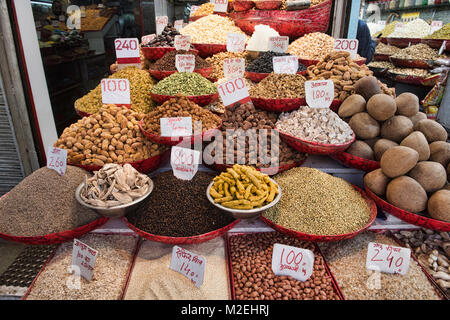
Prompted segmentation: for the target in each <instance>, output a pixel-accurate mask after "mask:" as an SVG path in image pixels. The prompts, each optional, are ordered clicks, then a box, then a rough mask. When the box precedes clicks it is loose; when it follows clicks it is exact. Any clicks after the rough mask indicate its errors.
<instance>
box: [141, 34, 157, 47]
mask: <svg viewBox="0 0 450 320" xmlns="http://www.w3.org/2000/svg"><path fill="white" fill-rule="evenodd" d="M155 38H156V34H154V33H152V34H149V35H146V36H143V37H142V38H141V44H146V43H149V42H150V41H152V40H153V39H155Z"/></svg>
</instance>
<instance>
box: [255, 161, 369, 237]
mask: <svg viewBox="0 0 450 320" xmlns="http://www.w3.org/2000/svg"><path fill="white" fill-rule="evenodd" d="M274 179H275V180H276V181H277V183H278V184H279V186H280V187H281V189H282V190H283V197H282V198H281V200H280V201H279V202H278V203H277V204H276V205H275V206H273V207H272V208H269V209H268V210H266V211H265V212H264V214H263V215H264V217H266V218H267V219H269V220H271V221H273V222H274V223H276V224H278V225H281V226H282V227H285V228H288V229H291V230H294V231H299V232H302V233H307V234H313V235H338V234H345V233H350V232H354V231H357V230H360V229H361V228H363V227H364V226H366V225H367V223H369V218H370V208H369V206H368V205H367V203H366V201H365V199H364V198H363V197H362V196H361V194H360V193H359V192H358V191H356V190H355V189H354V188H353V186H352V185H351V184H350V183H348V182H347V181H345V180H344V179H341V178H337V177H333V176H332V175H329V174H327V173H324V172H322V171H320V170H317V169H313V168H306V167H298V168H293V169H290V170H288V171H285V172H283V173H281V174H279V175H277V176H275V178H274Z"/></svg>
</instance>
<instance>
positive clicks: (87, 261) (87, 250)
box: [72, 239, 98, 281]
mask: <svg viewBox="0 0 450 320" xmlns="http://www.w3.org/2000/svg"><path fill="white" fill-rule="evenodd" d="M97 256H98V251H97V250H95V249H92V248H91V247H89V246H87V245H86V244H84V243H83V242H81V241H80V240H78V239H74V240H73V250H72V266H76V267H78V268H79V269H80V275H81V276H82V277H83V278H85V279H86V280H87V281H91V279H92V275H93V274H94V267H95V261H96V260H97Z"/></svg>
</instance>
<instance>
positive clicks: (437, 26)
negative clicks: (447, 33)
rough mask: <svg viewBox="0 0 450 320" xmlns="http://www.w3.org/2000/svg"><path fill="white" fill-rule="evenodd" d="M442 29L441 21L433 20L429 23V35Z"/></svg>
mask: <svg viewBox="0 0 450 320" xmlns="http://www.w3.org/2000/svg"><path fill="white" fill-rule="evenodd" d="M441 28H442V21H438V20H433V21H431V33H433V32H435V31H437V30H439V29H441Z"/></svg>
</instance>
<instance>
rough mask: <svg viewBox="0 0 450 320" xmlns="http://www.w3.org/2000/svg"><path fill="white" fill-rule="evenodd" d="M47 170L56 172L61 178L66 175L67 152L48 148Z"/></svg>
mask: <svg viewBox="0 0 450 320" xmlns="http://www.w3.org/2000/svg"><path fill="white" fill-rule="evenodd" d="M47 168H49V169H53V170H55V171H56V172H58V174H59V175H60V176H62V175H63V174H64V173H66V168H67V150H66V149H59V148H55V147H52V146H49V147H48V148H47Z"/></svg>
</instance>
